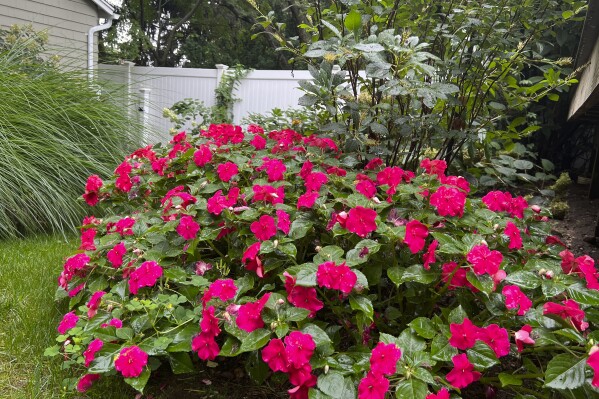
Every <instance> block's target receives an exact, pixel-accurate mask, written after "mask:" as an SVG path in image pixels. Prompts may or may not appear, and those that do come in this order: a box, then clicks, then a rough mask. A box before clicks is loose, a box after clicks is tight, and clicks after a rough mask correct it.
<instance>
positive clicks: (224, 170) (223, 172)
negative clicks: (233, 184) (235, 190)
mask: <svg viewBox="0 0 599 399" xmlns="http://www.w3.org/2000/svg"><path fill="white" fill-rule="evenodd" d="M216 173H218V177H219V178H220V179H221V180H222V181H224V182H228V181H230V180H231V179H232V178H233V176H235V175H236V174H237V173H239V168H238V167H237V165H236V164H234V163H233V162H225V163H221V164H220V165H218V166H217V167H216Z"/></svg>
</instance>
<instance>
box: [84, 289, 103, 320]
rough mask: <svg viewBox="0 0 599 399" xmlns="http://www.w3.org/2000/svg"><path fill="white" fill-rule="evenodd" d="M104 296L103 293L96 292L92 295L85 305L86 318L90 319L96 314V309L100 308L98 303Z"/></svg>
mask: <svg viewBox="0 0 599 399" xmlns="http://www.w3.org/2000/svg"><path fill="white" fill-rule="evenodd" d="M104 295H106V293H105V292H104V291H96V292H94V293H93V294H92V296H91V298H90V299H89V302H88V303H87V309H88V310H87V318H88V319H91V318H92V317H94V316H95V315H96V313H98V307H99V306H100V301H101V300H102V297H103V296H104Z"/></svg>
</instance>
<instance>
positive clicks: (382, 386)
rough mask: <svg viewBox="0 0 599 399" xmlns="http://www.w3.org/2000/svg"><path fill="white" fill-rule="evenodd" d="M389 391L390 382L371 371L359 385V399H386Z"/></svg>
mask: <svg viewBox="0 0 599 399" xmlns="http://www.w3.org/2000/svg"><path fill="white" fill-rule="evenodd" d="M388 390H389V380H388V379H386V378H385V377H383V376H382V375H381V374H376V373H373V372H371V371H369V372H368V374H366V377H364V378H362V380H361V381H360V384H359V385H358V399H385V395H386V394H387V391H388Z"/></svg>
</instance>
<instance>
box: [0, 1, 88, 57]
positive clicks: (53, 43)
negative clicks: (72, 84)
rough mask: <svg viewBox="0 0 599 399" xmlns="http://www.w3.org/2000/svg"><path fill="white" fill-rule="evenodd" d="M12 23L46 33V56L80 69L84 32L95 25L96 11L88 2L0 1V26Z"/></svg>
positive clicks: (84, 41)
mask: <svg viewBox="0 0 599 399" xmlns="http://www.w3.org/2000/svg"><path fill="white" fill-rule="evenodd" d="M14 24H17V25H26V24H32V25H33V28H34V29H35V30H47V32H48V36H49V40H48V46H47V50H48V51H47V52H48V54H58V55H59V56H60V57H61V58H62V61H61V63H62V64H63V65H68V66H73V67H82V68H84V67H86V65H87V31H88V30H89V28H90V27H92V26H95V25H98V9H97V6H96V5H95V4H93V2H91V1H89V0H0V27H2V28H7V27H9V26H11V25H14ZM96 43H97V41H96Z"/></svg>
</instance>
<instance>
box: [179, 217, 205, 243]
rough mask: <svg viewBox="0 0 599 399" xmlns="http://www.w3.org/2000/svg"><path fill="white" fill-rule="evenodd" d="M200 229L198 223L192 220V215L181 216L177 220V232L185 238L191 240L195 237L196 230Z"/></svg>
mask: <svg viewBox="0 0 599 399" xmlns="http://www.w3.org/2000/svg"><path fill="white" fill-rule="evenodd" d="M199 230H200V225H199V224H198V223H197V222H196V221H195V220H193V217H191V216H189V215H184V216H181V220H179V225H178V226H177V233H179V235H180V236H181V237H183V238H184V239H185V240H193V239H194V238H196V236H197V234H198V231H199Z"/></svg>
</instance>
